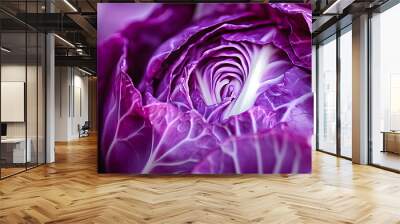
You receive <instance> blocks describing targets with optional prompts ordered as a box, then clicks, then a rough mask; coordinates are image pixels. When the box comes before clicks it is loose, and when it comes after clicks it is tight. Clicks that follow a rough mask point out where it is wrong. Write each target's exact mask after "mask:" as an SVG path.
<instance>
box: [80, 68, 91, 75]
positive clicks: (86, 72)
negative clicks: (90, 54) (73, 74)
mask: <svg viewBox="0 0 400 224" xmlns="http://www.w3.org/2000/svg"><path fill="white" fill-rule="evenodd" d="M78 70H79V71H81V72H83V73H85V74H87V75H90V76H91V75H93V74H92V73H90V72H88V71H86V70H83V69H81V68H79V67H78Z"/></svg>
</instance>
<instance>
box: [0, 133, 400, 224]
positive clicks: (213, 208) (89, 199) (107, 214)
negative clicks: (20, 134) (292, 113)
mask: <svg viewBox="0 0 400 224" xmlns="http://www.w3.org/2000/svg"><path fill="white" fill-rule="evenodd" d="M96 155H97V149H96V138H95V137H89V138H84V139H81V140H80V141H74V142H70V143H62V144H57V146H56V163H54V164H49V165H46V166H41V167H39V168H36V169H32V170H29V171H27V172H26V173H21V174H18V175H16V176H13V177H10V178H7V179H5V180H2V181H0V223H7V224H8V223H119V224H120V223H174V224H175V223H385V224H386V223H400V175H399V174H396V173H391V172H388V171H384V170H381V169H377V168H374V167H370V166H361V165H354V164H352V163H351V162H350V161H347V160H343V159H339V158H336V157H333V156H330V155H326V154H323V153H320V152H315V153H314V154H313V157H314V158H313V173H312V174H310V175H289V176H280V175H265V176H263V175H261V176H260V175H239V176H216V177H210V176H207V177H205V176H184V177H174V176H168V177H162V176H155V177H154V176H150V177H143V176H140V177H135V176H128V175H115V174H97V167H96V161H97V158H96Z"/></svg>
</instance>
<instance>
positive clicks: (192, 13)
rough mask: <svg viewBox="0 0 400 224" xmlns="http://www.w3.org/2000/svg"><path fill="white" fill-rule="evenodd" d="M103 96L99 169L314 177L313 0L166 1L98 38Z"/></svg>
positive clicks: (100, 82) (127, 171)
mask: <svg viewBox="0 0 400 224" xmlns="http://www.w3.org/2000/svg"><path fill="white" fill-rule="evenodd" d="M137 5H138V4H132V5H130V7H133V9H132V13H134V10H135V6H137ZM112 6H113V4H102V5H101V7H112ZM139 8H140V7H139ZM99 16H106V15H99ZM109 19H112V18H109ZM99 26H101V24H99ZM98 92H99V93H98V94H99V120H100V124H99V126H100V127H99V136H100V139H99V146H100V147H99V171H100V172H117V173H137V174H148V173H154V174H191V173H193V174H226V173H259V174H262V173H308V172H310V171H311V146H310V141H311V136H312V131H313V95H312V91H311V9H310V5H308V4H277V3H275V4H189V5H183V4H179V5H177V4H173V5H167V4H156V7H154V9H153V12H152V13H150V14H149V15H148V16H147V18H143V19H142V20H135V21H132V22H131V23H130V24H128V25H126V27H125V28H124V29H122V30H121V31H119V32H117V33H115V34H113V35H112V36H111V37H109V38H108V39H107V40H105V41H103V42H101V43H99V47H98Z"/></svg>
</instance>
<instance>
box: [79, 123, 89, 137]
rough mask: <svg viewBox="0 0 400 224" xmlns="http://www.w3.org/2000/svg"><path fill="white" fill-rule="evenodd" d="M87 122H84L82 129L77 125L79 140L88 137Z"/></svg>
mask: <svg viewBox="0 0 400 224" xmlns="http://www.w3.org/2000/svg"><path fill="white" fill-rule="evenodd" d="M89 129H90V125H89V121H85V123H84V124H83V125H82V127H81V126H80V125H79V124H78V131H79V138H81V137H87V136H89Z"/></svg>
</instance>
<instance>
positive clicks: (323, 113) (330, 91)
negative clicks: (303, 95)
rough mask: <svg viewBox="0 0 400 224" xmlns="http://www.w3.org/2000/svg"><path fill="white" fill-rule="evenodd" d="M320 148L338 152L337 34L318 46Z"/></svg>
mask: <svg viewBox="0 0 400 224" xmlns="http://www.w3.org/2000/svg"><path fill="white" fill-rule="evenodd" d="M317 63H318V105H317V109H318V124H317V125H318V136H317V141H318V146H317V147H318V149H319V150H322V151H326V152H330V153H336V36H333V37H331V38H329V39H328V40H327V41H326V42H324V43H322V44H320V45H319V47H318V61H317Z"/></svg>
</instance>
